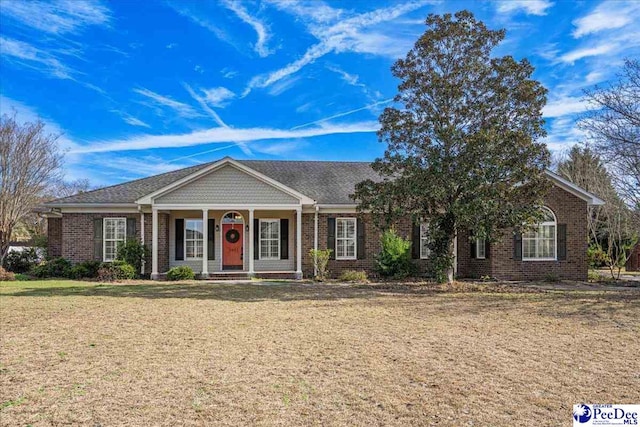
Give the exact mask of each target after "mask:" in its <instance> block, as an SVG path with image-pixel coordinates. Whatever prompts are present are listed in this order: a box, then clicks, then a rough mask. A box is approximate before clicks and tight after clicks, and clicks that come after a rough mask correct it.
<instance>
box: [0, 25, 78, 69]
mask: <svg viewBox="0 0 640 427" xmlns="http://www.w3.org/2000/svg"><path fill="white" fill-rule="evenodd" d="M0 52H1V53H2V56H3V57H4V58H6V59H7V60H9V61H11V62H14V63H16V64H18V65H21V66H23V67H27V68H30V69H32V70H36V71H39V72H41V73H43V74H45V75H47V76H48V77H52V78H58V79H73V77H72V74H73V73H74V71H73V70H72V69H71V68H69V67H67V66H66V65H65V64H64V63H62V62H61V61H60V59H58V58H57V57H56V56H54V55H53V54H51V53H50V52H49V51H47V50H43V49H38V48H37V47H35V46H33V45H30V44H29V43H25V42H22V41H19V40H14V39H8V38H6V37H2V36H0Z"/></svg>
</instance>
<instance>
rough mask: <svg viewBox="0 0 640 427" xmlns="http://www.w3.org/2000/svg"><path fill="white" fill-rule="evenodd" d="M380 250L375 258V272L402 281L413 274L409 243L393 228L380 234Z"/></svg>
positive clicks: (413, 267)
mask: <svg viewBox="0 0 640 427" xmlns="http://www.w3.org/2000/svg"><path fill="white" fill-rule="evenodd" d="M380 244H381V246H382V250H381V251H380V253H379V254H378V256H377V257H376V265H377V270H378V272H379V273H380V275H381V276H383V277H392V278H394V279H404V278H405V277H408V276H411V275H413V274H414V273H415V271H416V269H415V266H414V264H413V263H412V262H411V241H410V240H407V239H403V238H402V237H400V236H399V235H398V233H396V231H395V230H394V229H393V228H390V229H389V230H386V231H385V232H384V233H382V237H381V238H380Z"/></svg>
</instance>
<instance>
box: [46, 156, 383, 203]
mask: <svg viewBox="0 0 640 427" xmlns="http://www.w3.org/2000/svg"><path fill="white" fill-rule="evenodd" d="M218 161H219V160H217V161H215V162H210V163H203V164H200V165H196V166H191V167H189V168H185V169H179V170H175V171H172V172H167V173H163V174H161V175H154V176H150V177H148V178H142V179H137V180H135V181H129V182H125V183H122V184H118V185H113V186H110V187H105V188H100V189H97V190H93V191H87V192H85V193H80V194H76V195H74V196H70V197H65V198H62V199H57V200H53V201H51V202H49V203H46V204H45V206H46V205H49V204H55V205H58V204H85V203H86V204H126V203H134V202H135V201H136V200H137V199H139V198H141V197H143V196H145V195H147V194H150V193H153V192H154V191H157V190H159V189H161V188H163V187H165V186H167V185H169V184H171V183H173V182H175V181H177V180H180V179H182V178H184V177H186V176H188V175H190V174H192V173H194V172H197V171H199V170H200V169H202V168H205V167H207V166H209V165H211V164H213V163H216V162H218ZM236 161H237V162H238V163H241V164H243V165H245V166H248V167H250V168H252V169H254V170H255V171H257V172H260V173H261V174H263V175H266V176H268V177H269V178H271V179H274V180H276V181H278V182H280V183H282V184H283V185H285V186H287V187H289V188H292V189H294V190H296V191H298V192H299V193H302V194H304V195H305V196H308V197H310V198H312V199H314V200H316V201H317V202H318V203H321V204H352V203H354V202H353V200H351V198H349V195H350V194H353V192H354V189H355V185H356V184H357V183H359V182H361V181H364V180H366V179H373V180H377V179H379V176H378V174H376V173H375V172H374V171H373V169H371V164H370V163H368V162H324V161H289V160H236Z"/></svg>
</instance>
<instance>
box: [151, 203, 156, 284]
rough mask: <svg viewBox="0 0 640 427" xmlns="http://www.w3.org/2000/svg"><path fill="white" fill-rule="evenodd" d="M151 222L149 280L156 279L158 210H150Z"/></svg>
mask: <svg viewBox="0 0 640 427" xmlns="http://www.w3.org/2000/svg"><path fill="white" fill-rule="evenodd" d="M151 220H152V221H153V224H151V230H152V231H151V278H152V279H157V278H158V209H157V208H153V209H152V215H151Z"/></svg>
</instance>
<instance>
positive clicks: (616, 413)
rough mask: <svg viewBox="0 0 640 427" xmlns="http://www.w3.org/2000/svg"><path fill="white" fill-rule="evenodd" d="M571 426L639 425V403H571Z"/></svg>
mask: <svg viewBox="0 0 640 427" xmlns="http://www.w3.org/2000/svg"><path fill="white" fill-rule="evenodd" d="M573 426H574V427H591V426H640V405H601V404H594V405H587V404H584V403H581V404H578V405H573Z"/></svg>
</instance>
